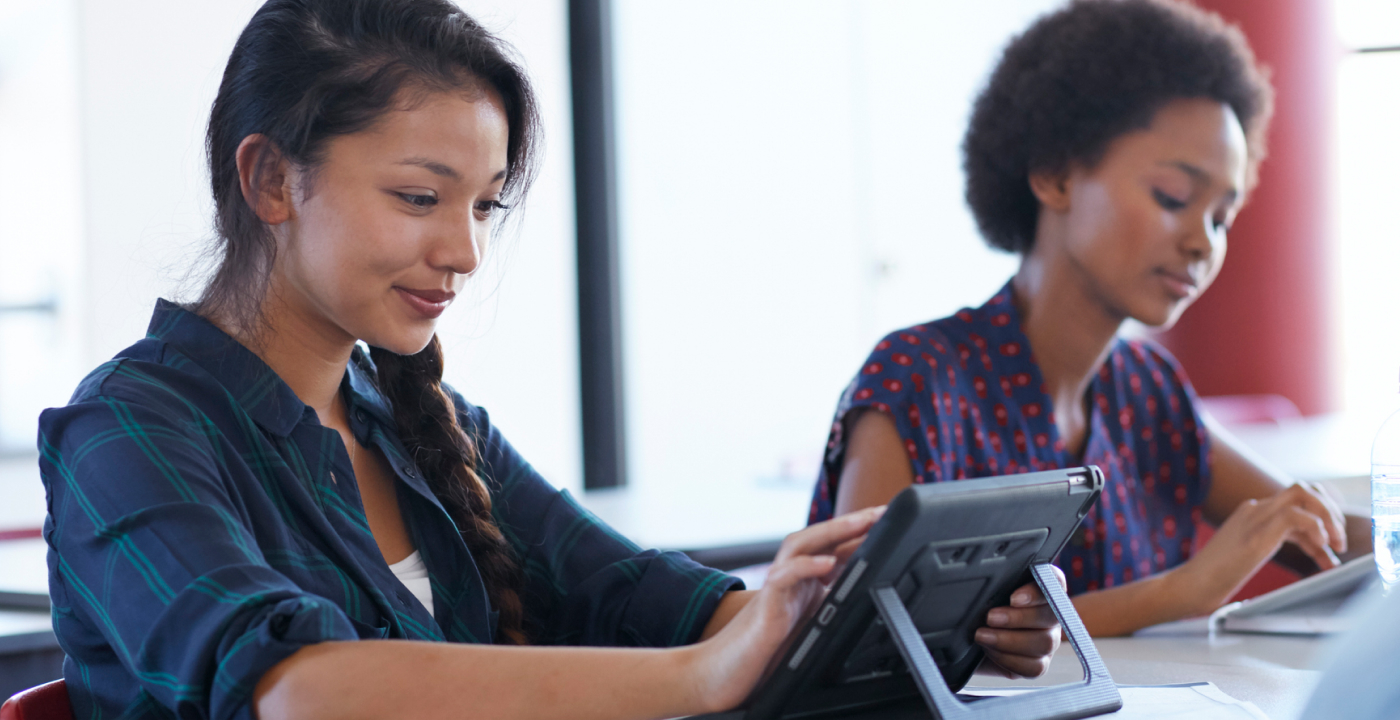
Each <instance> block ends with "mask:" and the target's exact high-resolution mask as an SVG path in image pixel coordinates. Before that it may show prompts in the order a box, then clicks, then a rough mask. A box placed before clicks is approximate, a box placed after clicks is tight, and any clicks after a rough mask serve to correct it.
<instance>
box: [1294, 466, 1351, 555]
mask: <svg viewBox="0 0 1400 720" xmlns="http://www.w3.org/2000/svg"><path fill="white" fill-rule="evenodd" d="M1284 492H1285V493H1287V492H1292V493H1293V494H1294V496H1295V497H1296V498H1297V502H1298V505H1299V506H1300V507H1302V508H1303V509H1304V510H1307V511H1308V512H1310V513H1312V514H1314V515H1316V516H1318V517H1319V518H1322V520H1323V522H1324V523H1325V525H1326V528H1327V536H1328V543H1327V544H1328V545H1330V546H1331V547H1332V549H1333V550H1335V551H1337V552H1339V553H1340V552H1346V551H1347V531H1346V522H1347V520H1346V514H1345V513H1343V512H1342V508H1341V506H1340V505H1338V504H1337V500H1336V498H1334V497H1332V496H1331V495H1330V494H1329V493H1327V492H1326V491H1325V490H1323V489H1322V488H1321V487H1319V486H1317V485H1313V484H1311V483H1298V484H1297V485H1294V486H1293V487H1290V488H1288V490H1285V491H1284Z"/></svg>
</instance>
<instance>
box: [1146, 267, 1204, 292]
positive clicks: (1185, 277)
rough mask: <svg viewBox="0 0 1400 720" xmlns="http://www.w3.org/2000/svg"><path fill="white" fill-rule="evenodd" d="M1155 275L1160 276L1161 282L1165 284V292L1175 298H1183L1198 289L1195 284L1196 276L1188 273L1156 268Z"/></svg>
mask: <svg viewBox="0 0 1400 720" xmlns="http://www.w3.org/2000/svg"><path fill="white" fill-rule="evenodd" d="M1157 276H1158V277H1160V278H1162V284H1163V285H1165V286H1166V288H1167V293H1168V294H1170V295H1172V296H1173V297H1175V298H1176V299H1177V300H1184V299H1186V298H1188V297H1191V296H1193V295H1195V294H1196V293H1198V292H1199V291H1200V286H1199V285H1197V284H1196V278H1194V277H1192V276H1191V275H1190V274H1189V273H1179V272H1172V271H1170V270H1165V269H1162V268H1158V269H1157Z"/></svg>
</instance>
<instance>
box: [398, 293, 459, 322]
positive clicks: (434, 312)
mask: <svg viewBox="0 0 1400 720" xmlns="http://www.w3.org/2000/svg"><path fill="white" fill-rule="evenodd" d="M394 289H395V290H397V291H398V293H399V297H401V298H403V300H404V302H405V303H407V305H408V306H409V308H410V309H412V310H413V311H415V312H416V313H418V314H419V315H422V316H423V317H424V318H427V319H429V320H431V319H433V318H436V317H437V316H439V315H441V314H442V312H443V311H444V310H446V309H447V306H448V305H451V304H452V299H453V298H455V297H457V293H455V292H451V291H449V290H416V289H409V288H402V287H398V286H395V287H394Z"/></svg>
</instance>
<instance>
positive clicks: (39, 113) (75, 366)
mask: <svg viewBox="0 0 1400 720" xmlns="http://www.w3.org/2000/svg"><path fill="white" fill-rule="evenodd" d="M77 64H78V63H77V34H76V33H75V32H74V8H73V4H72V3H71V2H68V1H67V0H47V1H45V2H36V1H32V0H0V305H4V306H11V307H13V306H30V305H34V304H36V303H41V304H42V303H46V302H53V303H56V309H55V311H53V312H25V313H4V314H0V454H5V453H12V452H29V451H32V450H33V448H34V434H35V433H34V417H35V416H36V415H38V413H39V410H40V409H42V408H44V407H47V406H49V405H56V404H61V403H63V402H64V401H66V400H67V399H68V395H69V393H70V392H71V391H72V388H73V385H75V384H76V383H77V379H78V378H80V377H82V373H83V372H84V370H83V369H82V367H83V365H84V363H83V362H82V360H81V359H80V358H79V357H78V355H79V353H78V352H77V348H78V345H77V339H78V337H79V335H80V330H81V327H80V321H81V318H82V306H81V303H80V302H78V298H79V297H80V296H81V290H82V288H81V283H80V281H79V276H78V274H77V273H75V272H73V271H72V268H73V267H74V266H75V265H76V264H77V263H78V258H79V256H80V253H81V247H80V244H81V239H82V218H83V193H82V187H81V185H82V179H81V177H82V176H81V158H80V153H79V148H78V138H79V94H78V85H77V78H78V66H77Z"/></svg>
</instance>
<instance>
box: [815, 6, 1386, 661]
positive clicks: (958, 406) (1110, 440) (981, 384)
mask: <svg viewBox="0 0 1400 720" xmlns="http://www.w3.org/2000/svg"><path fill="white" fill-rule="evenodd" d="M1271 110H1272V89H1271V87H1270V85H1269V82H1268V80H1267V78H1266V76H1265V73H1264V72H1263V71H1262V70H1261V68H1260V67H1259V66H1258V65H1257V64H1256V62H1255V59H1254V56H1253V53H1252V52H1251V51H1250V48H1249V46H1248V44H1247V42H1246V41H1245V38H1244V36H1243V34H1242V33H1240V31H1239V30H1238V29H1237V28H1235V27H1232V26H1229V25H1227V24H1225V23H1224V22H1223V21H1222V20H1221V19H1220V18H1219V17H1218V16H1216V15H1214V14H1210V13H1206V12H1203V11H1201V10H1199V9H1197V8H1194V7H1192V6H1190V5H1186V4H1183V3H1177V2H1168V1H1166V0H1078V1H1076V2H1073V3H1071V4H1069V5H1068V6H1067V7H1065V8H1063V9H1061V10H1059V11H1057V12H1054V13H1052V14H1049V15H1047V16H1045V17H1043V18H1041V19H1040V20H1038V21H1037V22H1036V23H1035V24H1034V25H1032V26H1031V27H1030V28H1029V29H1028V30H1027V31H1026V32H1025V33H1024V34H1022V35H1021V36H1020V37H1018V38H1016V39H1015V40H1013V41H1012V42H1011V44H1010V45H1009V46H1008V47H1007V48H1006V50H1005V53H1004V55H1003V56H1002V58H1001V61H1000V63H999V64H998V65H997V67H996V69H995V70H994V71H993V73H992V75H991V78H990V80H989V81H988V83H987V86H986V88H985V89H984V90H983V91H982V94H981V96H980V97H979V98H978V99H977V102H976V105H975V107H974V108H973V112H972V117H971V121H970V123H969V126H968V130H967V135H966V138H965V140H964V143H963V152H964V158H965V160H964V168H965V170H966V174H967V201H968V204H969V205H970V206H971V208H972V212H973V214H974V215H975V216H976V218H977V223H978V226H979V227H980V229H981V231H982V234H983V235H984V237H985V238H986V241H987V242H988V243H989V244H990V245H991V246H992V247H994V248H997V249H1000V250H1004V251H1007V252H1012V253H1016V254H1018V255H1020V256H1021V265H1020V269H1019V270H1018V271H1017V273H1016V275H1015V276H1014V277H1012V278H1011V280H1010V282H1008V283H1007V284H1006V286H1005V287H1004V288H1002V290H1001V291H999V292H998V293H997V294H996V295H995V296H994V297H992V299H991V300H989V301H988V302H987V303H986V304H984V305H983V306H981V307H979V308H976V309H971V308H969V309H964V310H962V311H959V312H958V313H956V314H955V315H953V316H952V317H948V318H944V319H941V320H935V321H932V322H928V323H924V324H922V325H916V326H913V327H910V328H906V329H903V330H899V331H896V332H894V333H891V334H890V335H888V336H887V337H885V338H884V339H883V340H882V341H881V342H880V343H879V344H878V345H876V347H875V350H874V352H873V353H872V354H871V356H870V358H869V359H868V360H867V361H866V363H865V365H864V367H863V368H862V369H861V371H860V372H859V373H858V374H857V376H856V379H855V380H854V381H852V383H851V385H850V387H849V388H848V389H847V391H846V393H845V394H844V395H843V397H842V399H841V402H840V405H839V407H838V410H837V414H836V419H835V422H834V423H833V425H832V429H831V436H830V440H829V442H828V445H827V448H828V449H827V452H826V458H825V462H824V463H823V469H822V474H821V477H820V478H819V480H818V483H817V489H816V496H815V498H814V501H813V505H812V517H811V520H812V521H813V522H815V521H818V520H822V519H825V518H827V517H830V516H832V515H833V513H834V514H841V513H846V512H850V511H852V510H855V509H858V508H862V507H867V506H872V505H881V504H883V503H885V502H887V501H888V500H889V499H890V498H892V497H893V496H894V495H895V494H896V493H898V492H899V491H900V490H902V489H903V488H905V487H907V486H909V485H910V484H911V483H924V482H939V481H946V480H957V479H961V478H968V477H978V476H987V475H1002V474H1010V473H1017V472H1029V471H1035V470H1047V469H1052V468H1060V467H1071V466H1078V465H1098V466H1099V467H1100V468H1101V469H1102V470H1103V471H1104V474H1105V477H1106V479H1107V485H1106V487H1105V491H1104V493H1103V495H1102V497H1101V499H1100V500H1099V502H1098V504H1097V505H1096V506H1095V508H1094V509H1093V510H1092V511H1091V512H1090V514H1089V515H1088V516H1087V517H1086V518H1085V521H1084V523H1083V524H1082V526H1081V527H1080V529H1079V531H1078V532H1077V533H1076V535H1075V536H1074V537H1073V539H1072V540H1071V542H1070V545H1069V546H1067V547H1066V549H1065V551H1064V552H1063V553H1061V555H1060V557H1059V558H1058V561H1057V562H1058V564H1059V565H1060V567H1061V568H1062V569H1063V570H1064V572H1065V574H1066V575H1067V577H1068V580H1069V587H1070V593H1071V595H1073V596H1074V599H1075V605H1076V607H1077V609H1078V611H1079V614H1080V615H1081V616H1082V617H1083V619H1084V622H1085V624H1086V625H1087V626H1088V628H1089V630H1090V632H1092V633H1094V634H1095V635H1119V634H1126V633H1130V632H1132V631H1134V630H1137V629H1138V628H1141V627H1145V626H1147V625H1152V624H1155V623H1160V622H1165V621H1169V620H1175V619H1179V618H1183V617H1190V616H1196V615H1202V614H1206V613H1209V612H1210V611H1212V610H1214V609H1215V608H1217V607H1219V606H1220V605H1222V604H1223V603H1224V602H1225V601H1226V600H1228V599H1229V598H1230V597H1231V596H1232V595H1233V594H1234V593H1235V592H1236V591H1237V590H1238V589H1239V588H1240V586H1241V585H1243V584H1244V582H1245V581H1246V580H1248V579H1249V577H1250V576H1251V575H1252V574H1253V573H1254V572H1255V570H1257V569H1258V568H1259V567H1260V566H1262V565H1263V564H1264V563H1265V562H1267V561H1268V560H1269V559H1270V558H1271V557H1273V556H1274V555H1275V554H1276V553H1279V552H1280V550H1286V552H1284V555H1283V556H1284V557H1289V555H1290V553H1292V555H1293V556H1294V557H1295V559H1296V560H1298V561H1299V562H1301V563H1303V564H1312V563H1315V564H1316V565H1317V566H1320V567H1322V568H1330V567H1334V566H1335V565H1337V564H1338V558H1337V554H1338V553H1343V552H1345V551H1346V549H1347V545H1348V542H1347V524H1348V523H1347V520H1346V518H1345V517H1344V516H1343V514H1342V513H1341V512H1340V511H1339V510H1338V507H1337V505H1336V503H1335V502H1334V501H1333V500H1332V499H1330V498H1329V497H1328V496H1327V495H1326V494H1324V493H1322V492H1320V491H1319V490H1318V489H1316V488H1313V487H1310V486H1307V485H1291V486H1287V487H1286V486H1285V485H1286V484H1285V483H1284V482H1281V481H1280V480H1279V479H1277V478H1275V477H1273V476H1271V475H1270V474H1269V473H1268V472H1266V471H1264V470H1262V469H1260V468H1259V467H1257V466H1256V465H1254V464H1253V463H1252V462H1250V461H1249V460H1248V459H1247V458H1246V457H1245V456H1244V455H1242V454H1241V453H1240V452H1239V451H1238V450H1237V449H1236V448H1235V447H1233V446H1232V445H1231V442H1230V440H1229V439H1228V438H1227V437H1225V436H1223V435H1222V434H1220V433H1219V432H1218V431H1213V430H1212V429H1211V428H1210V427H1209V426H1208V425H1207V424H1206V423H1205V422H1204V421H1203V419H1202V416H1201V414H1200V410H1199V403H1198V402H1197V398H1196V395H1195V393H1194V392H1193V391H1192V389H1191V386H1190V384H1189V383H1188V381H1187V379H1186V377H1185V375H1184V374H1183V372H1182V370H1181V367H1180V366H1179V365H1178V364H1177V363H1176V361H1175V360H1174V359H1173V358H1172V357H1171V356H1170V355H1168V354H1167V352H1166V351H1165V350H1163V349H1162V348H1161V347H1159V346H1157V345H1155V344H1153V343H1152V342H1149V341H1140V340H1126V339H1123V338H1120V337H1119V336H1118V331H1119V329H1120V328H1122V326H1123V324H1124V323H1125V322H1127V321H1128V320H1136V321H1138V322H1140V323H1142V324H1145V325H1148V326H1151V327H1155V328H1168V327H1171V325H1172V324H1173V323H1175V322H1176V320H1177V318H1178V317H1180V316H1181V313H1182V311H1184V310H1185V309H1186V307H1187V306H1189V305H1190V304H1191V302H1192V301H1194V300H1195V299H1196V298H1197V297H1198V296H1200V294H1201V293H1203V292H1205V290H1206V288H1208V287H1209V286H1210V283H1211V281H1212V280H1213V279H1214V278H1215V276H1216V273H1218V272H1219V270H1220V267H1221V263H1222V262H1224V259H1225V246H1226V235H1227V234H1228V231H1229V229H1230V224H1231V223H1232V222H1233V221H1234V219H1235V215H1236V214H1237V213H1238V212H1239V210H1240V207H1241V206H1242V205H1243V204H1244V202H1245V199H1246V197H1247V196H1248V194H1249V191H1250V189H1251V187H1252V186H1253V185H1254V182H1255V179H1256V177H1257V172H1256V171H1257V168H1258V166H1259V163H1260V161H1261V160H1263V158H1264V136H1265V132H1266V130H1267V127H1268V124H1269V116H1270V113H1271ZM872 410H873V412H871V411H872ZM1200 518H1204V519H1205V520H1206V521H1208V522H1210V523H1212V524H1214V525H1216V526H1217V528H1218V529H1217V531H1216V533H1215V535H1214V537H1213V539H1212V540H1211V541H1210V542H1209V543H1207V544H1205V545H1204V547H1197V545H1198V543H1197V542H1196V537H1195V527H1196V521H1197V520H1198V519H1200ZM1358 529H1359V528H1358ZM1356 537H1360V534H1359V533H1358V534H1357V535H1356ZM1354 544H1355V545H1357V546H1360V545H1363V544H1364V543H1360V542H1356V543H1354ZM1286 545H1291V546H1293V547H1292V548H1287V547H1285V546H1286ZM1305 558H1306V559H1305ZM1013 612H1015V611H1013ZM1014 620H1015V618H1012V617H1009V616H1006V615H1003V616H1000V617H990V618H989V622H988V624H989V625H990V626H991V627H990V628H984V629H982V630H980V631H979V639H981V636H982V635H984V634H985V635H988V636H991V635H995V634H996V633H997V632H998V631H997V630H995V628H996V627H997V626H998V625H999V624H1000V623H1002V622H1012V621H1014Z"/></svg>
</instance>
